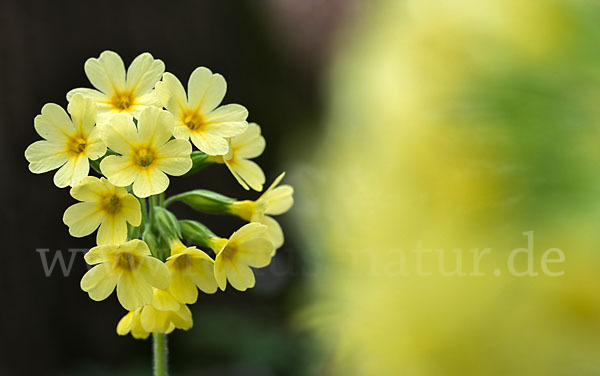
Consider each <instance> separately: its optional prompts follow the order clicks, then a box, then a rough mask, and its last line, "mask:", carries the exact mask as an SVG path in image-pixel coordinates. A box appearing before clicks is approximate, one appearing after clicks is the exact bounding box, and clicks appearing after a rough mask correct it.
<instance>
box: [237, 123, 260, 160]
mask: <svg viewBox="0 0 600 376" xmlns="http://www.w3.org/2000/svg"><path fill="white" fill-rule="evenodd" d="M265 145H266V142H265V138H264V137H263V136H261V134H260V127H259V126H258V124H256V123H250V124H248V128H247V129H246V131H245V132H244V133H242V134H241V135H239V136H235V137H234V138H232V139H231V147H232V148H233V151H234V153H235V156H236V157H237V158H245V159H251V158H256V157H258V156H259V155H261V154H262V153H263V151H264V150H265Z"/></svg>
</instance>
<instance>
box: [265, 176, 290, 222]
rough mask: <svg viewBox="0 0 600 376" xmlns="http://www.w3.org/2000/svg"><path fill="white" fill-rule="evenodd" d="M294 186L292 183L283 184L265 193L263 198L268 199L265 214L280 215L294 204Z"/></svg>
mask: <svg viewBox="0 0 600 376" xmlns="http://www.w3.org/2000/svg"><path fill="white" fill-rule="evenodd" d="M293 195H294V188H292V186H290V185H287V184H286V185H281V186H279V187H276V188H274V189H272V190H270V191H269V192H267V193H266V194H265V195H263V198H264V199H265V200H266V201H267V208H266V210H265V214H271V215H280V214H283V213H285V212H287V211H288V210H290V208H291V207H292V205H294V196H293Z"/></svg>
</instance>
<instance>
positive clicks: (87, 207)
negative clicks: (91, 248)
mask: <svg viewBox="0 0 600 376" xmlns="http://www.w3.org/2000/svg"><path fill="white" fill-rule="evenodd" d="M71 196H73V197H74V198H75V199H77V200H79V201H83V202H80V203H77V204H74V205H71V206H70V207H69V208H67V210H66V211H65V214H64V215H63V222H64V223H65V224H66V225H67V226H69V233H70V234H71V235H72V236H74V237H77V238H80V237H82V236H86V235H89V234H91V233H92V232H94V230H96V229H97V228H98V226H100V229H99V230H98V234H97V242H98V244H121V243H123V242H124V241H125V240H126V239H127V222H129V224H131V225H132V226H134V227H137V226H139V225H140V223H141V221H142V211H141V207H140V203H139V201H138V199H137V198H135V197H134V196H133V195H131V194H129V193H127V191H126V190H125V188H121V187H115V186H114V185H112V184H111V183H109V182H108V180H106V179H105V178H100V179H98V178H96V177H93V176H88V177H86V178H84V179H83V180H82V181H81V182H80V183H79V184H78V185H76V186H75V187H73V188H71Z"/></svg>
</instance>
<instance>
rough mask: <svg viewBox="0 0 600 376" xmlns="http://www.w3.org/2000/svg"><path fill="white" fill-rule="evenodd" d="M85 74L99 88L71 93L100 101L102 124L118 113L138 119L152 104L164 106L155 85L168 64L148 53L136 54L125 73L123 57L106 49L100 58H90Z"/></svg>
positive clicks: (98, 103)
mask: <svg viewBox="0 0 600 376" xmlns="http://www.w3.org/2000/svg"><path fill="white" fill-rule="evenodd" d="M84 69H85V74H86V75H87V77H88V79H89V80H90V82H91V83H92V85H93V86H94V87H95V88H96V89H98V90H94V89H87V88H78V89H73V90H71V91H69V92H68V93H67V100H69V101H71V100H72V98H73V97H74V96H75V94H81V95H83V96H85V97H86V98H89V99H91V100H93V101H94V102H96V105H97V107H98V123H104V122H106V121H107V120H109V119H110V118H111V116H112V115H114V114H117V113H126V114H129V115H130V116H135V117H136V118H137V117H138V115H139V114H140V113H141V112H142V110H143V109H144V108H146V107H148V106H155V107H160V102H159V101H158V98H157V97H156V94H155V93H154V90H153V89H154V85H155V84H156V83H157V82H158V80H160V77H161V76H162V74H163V72H164V71H165V64H164V63H163V62H162V61H161V60H155V59H154V58H153V57H152V55H150V54H149V53H148V52H145V53H143V54H141V55H139V56H138V57H136V58H135V59H134V60H133V61H132V62H131V65H130V66H129V68H128V69H127V74H125V65H124V64H123V60H121V57H120V56H119V55H118V54H116V53H114V52H112V51H104V52H102V53H101V54H100V57H99V58H97V59H96V58H89V59H88V60H87V61H86V62H85V66H84Z"/></svg>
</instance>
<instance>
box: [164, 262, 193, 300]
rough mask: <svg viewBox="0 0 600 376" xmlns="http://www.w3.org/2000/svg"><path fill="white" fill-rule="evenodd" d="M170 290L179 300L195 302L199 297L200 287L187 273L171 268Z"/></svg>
mask: <svg viewBox="0 0 600 376" xmlns="http://www.w3.org/2000/svg"><path fill="white" fill-rule="evenodd" d="M169 292H170V293H171V295H173V297H174V298H175V299H177V301H178V302H180V303H184V304H194V303H195V302H196V300H197V299H198V289H197V288H196V285H194V282H193V281H192V279H191V278H189V277H188V276H187V275H186V274H185V273H183V272H181V271H179V270H174V269H171V282H170V285H169Z"/></svg>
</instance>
